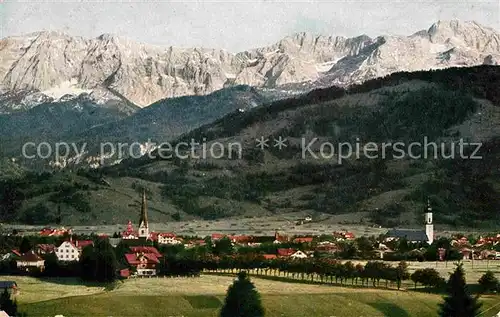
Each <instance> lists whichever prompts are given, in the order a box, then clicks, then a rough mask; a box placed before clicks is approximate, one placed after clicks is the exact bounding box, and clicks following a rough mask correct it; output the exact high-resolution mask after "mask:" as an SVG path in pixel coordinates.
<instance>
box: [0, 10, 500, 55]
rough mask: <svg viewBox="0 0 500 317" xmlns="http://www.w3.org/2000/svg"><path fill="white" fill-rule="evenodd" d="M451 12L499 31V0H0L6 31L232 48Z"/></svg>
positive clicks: (404, 27)
mask: <svg viewBox="0 0 500 317" xmlns="http://www.w3.org/2000/svg"><path fill="white" fill-rule="evenodd" d="M451 19H459V20H475V21H476V22H478V23H480V24H483V25H485V26H489V27H493V28H495V29H497V30H500V0H494V1H492V0H476V1H469V0H434V1H423V0H411V1H409V0H385V1H384V0H379V1H373V0H343V1H341V0H330V1H307V2H306V1H300V2H298V1H293V0H292V1H291V0H289V1H286V2H285V1H281V2H278V1H258V0H253V1H184V2H181V1H163V0H142V1H120V0H114V1H110V0H100V1H89V0H82V1H74V0H73V1H71V0H70V1H68V0H65V1H54V0H52V1H47V0H46V1H37V0H30V1H23V2H21V1H10V0H0V38H3V37H6V36H11V35H21V34H24V33H30V32H36V31H42V30H56V31H64V32H66V33H68V34H71V35H79V36H84V37H97V36H99V35H101V34H103V33H112V34H116V35H119V36H124V37H127V38H130V39H133V40H136V41H139V42H144V43H149V44H157V45H165V46H178V47H208V48H221V49H226V50H228V51H231V52H239V51H243V50H246V49H252V48H256V47H261V46H265V45H269V44H272V43H275V42H277V41H278V40H280V39H282V38H283V37H285V36H287V35H291V34H293V33H296V32H312V33H316V34H323V35H334V36H337V35H342V36H357V35H361V34H366V35H368V36H372V37H375V36H378V35H410V34H413V33H415V32H416V31H419V30H423V29H428V28H429V27H430V26H431V25H432V23H434V22H436V21H438V20H451Z"/></svg>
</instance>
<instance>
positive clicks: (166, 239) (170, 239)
mask: <svg viewBox="0 0 500 317" xmlns="http://www.w3.org/2000/svg"><path fill="white" fill-rule="evenodd" d="M181 243H182V242H181V241H179V239H177V236H176V235H175V234H174V233H160V234H158V244H181Z"/></svg>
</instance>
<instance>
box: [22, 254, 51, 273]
mask: <svg viewBox="0 0 500 317" xmlns="http://www.w3.org/2000/svg"><path fill="white" fill-rule="evenodd" d="M16 264H17V268H18V269H19V270H20V271H23V272H33V271H43V270H44V269H45V260H44V259H42V258H41V257H39V256H38V255H37V254H36V253H35V252H33V251H29V252H26V253H25V254H23V255H21V257H19V259H17V260H16Z"/></svg>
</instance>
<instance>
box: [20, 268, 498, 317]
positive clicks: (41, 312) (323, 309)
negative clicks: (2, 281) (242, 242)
mask: <svg viewBox="0 0 500 317" xmlns="http://www.w3.org/2000/svg"><path fill="white" fill-rule="evenodd" d="M12 279H15V280H17V281H18V285H19V287H20V289H21V291H20V293H19V295H17V299H18V301H19V307H20V309H21V310H22V311H23V312H26V313H27V314H28V316H37V317H38V316H52V317H53V316H55V315H58V314H61V315H64V316H72V317H73V316H115V317H117V316H124V317H125V316H127V317H128V316H130V317H132V316H134V317H135V316H172V317H173V316H175V317H180V316H184V317H211V316H214V317H215V316H217V315H218V312H219V310H220V308H221V306H222V303H223V301H224V294H225V291H226V289H227V287H228V286H229V285H230V284H231V283H232V281H233V279H234V277H229V276H210V275H203V276H201V277H200V278H178V279H170V278H151V279H134V280H127V281H125V282H123V283H119V285H118V287H117V288H115V289H113V290H111V291H106V290H105V289H104V288H102V287H99V286H78V285H72V283H71V282H69V281H68V280H44V281H39V280H35V279H31V278H21V279H19V278H16V277H12ZM253 281H254V283H255V285H256V287H257V288H258V290H259V291H260V293H261V294H262V300H263V303H264V306H265V309H266V317H283V316H285V317H304V316H311V317H330V316H370V317H372V316H373V317H376V316H381V317H382V316H389V317H390V316H394V317H396V316H397V317H404V316H412V317H413V316H425V317H432V316H437V310H438V304H439V303H440V302H441V300H442V298H441V296H440V295H435V294H427V293H421V292H412V291H393V290H380V289H378V290H374V289H368V288H367V289H350V288H344V287H334V286H326V285H308V284H294V283H286V282H281V281H271V280H265V279H260V278H256V277H253ZM75 282H76V281H75ZM37 294H38V298H37ZM481 301H482V302H483V303H484V310H487V309H488V308H491V307H493V309H489V310H487V311H486V312H485V313H484V314H483V315H481V316H486V317H492V316H495V315H496V313H498V311H500V296H484V297H482V299H481ZM495 305H498V306H495Z"/></svg>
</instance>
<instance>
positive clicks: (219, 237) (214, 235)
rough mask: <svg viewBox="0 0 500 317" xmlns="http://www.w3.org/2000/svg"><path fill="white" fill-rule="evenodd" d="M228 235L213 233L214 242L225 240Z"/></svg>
mask: <svg viewBox="0 0 500 317" xmlns="http://www.w3.org/2000/svg"><path fill="white" fill-rule="evenodd" d="M225 236H226V235H225V234H222V233H212V236H211V238H212V241H217V240H220V239H222V238H224V237H225Z"/></svg>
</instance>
